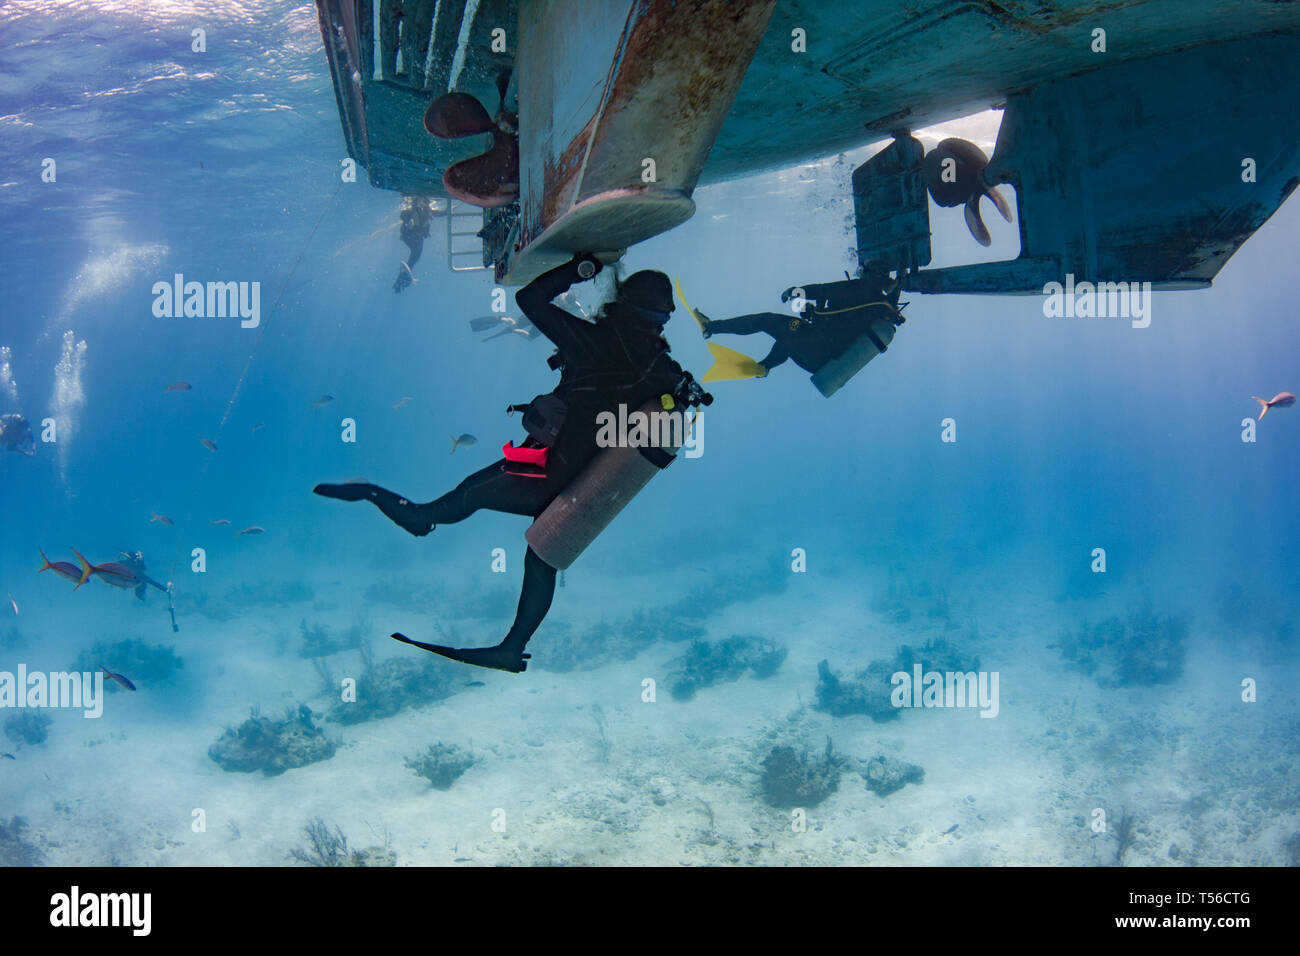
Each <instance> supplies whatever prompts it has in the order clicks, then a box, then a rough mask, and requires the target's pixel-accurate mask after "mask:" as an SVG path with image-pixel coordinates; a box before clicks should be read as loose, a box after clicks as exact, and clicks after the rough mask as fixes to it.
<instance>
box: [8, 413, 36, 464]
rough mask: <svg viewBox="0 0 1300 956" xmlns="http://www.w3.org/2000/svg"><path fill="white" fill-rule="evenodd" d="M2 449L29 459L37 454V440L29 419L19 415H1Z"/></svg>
mask: <svg viewBox="0 0 1300 956" xmlns="http://www.w3.org/2000/svg"><path fill="white" fill-rule="evenodd" d="M0 448H3V449H4V450H5V451H16V452H18V454H20V455H27V456H29V457H30V456H32V455H35V454H36V439H35V438H33V437H32V426H31V425H29V424H27V419H25V418H23V416H21V415H19V414H17V413H10V414H8V415H0Z"/></svg>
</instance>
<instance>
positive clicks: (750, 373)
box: [673, 278, 767, 382]
mask: <svg viewBox="0 0 1300 956" xmlns="http://www.w3.org/2000/svg"><path fill="white" fill-rule="evenodd" d="M673 288H675V289H676V290H677V298H679V299H681V300H682V305H683V306H684V307H685V309H686V311H687V312H689V313H690V314H691V318H693V319H694V320H695V322H696V324H697V325H699V327H700V331H701V332H703V331H704V329H705V322H704V320H703V319H702V318H700V315H699V313H698V312H696V311H695V310H694V309H692V308H691V304H690V303H689V302H687V301H686V294H685V293H684V292H682V280H681V279H678V278H674V279H673ZM704 344H705V345H706V346H708V349H709V354H710V355H712V356H713V367H712V368H710V369H709V370H708V371H707V372H706V373H704V378H702V379H700V381H701V382H730V381H734V380H736V379H742V378H762V377H763V376H764V375H766V374H767V370H766V369H765V368H763V366H761V365H759V364H758V363H757V362H755V361H754V360H753V359H752V358H750V357H749V356H748V355H746V354H745V353H744V352H737V351H736V350H735V349H729V348H727V347H726V346H724V345H714V344H713V343H712V342H705V343H704Z"/></svg>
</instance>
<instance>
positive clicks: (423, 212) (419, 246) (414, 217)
mask: <svg viewBox="0 0 1300 956" xmlns="http://www.w3.org/2000/svg"><path fill="white" fill-rule="evenodd" d="M433 203H434V200H432V199H430V198H429V197H428V196H403V197H402V211H401V212H400V213H399V214H398V220H399V221H400V225H401V236H402V242H404V243H405V244H406V248H407V249H409V250H410V255H408V256H407V257H406V260H405V261H404V262H403V263H402V266H401V268H400V269H398V270H397V278H396V279H394V280H393V291H394V292H401V291H402V290H403V289H405V288H406V287H407V286H409V285H410V284H411V283H412V282H414V281H415V276H414V273H412V272H411V270H412V269H414V268H415V264H416V263H417V262H419V261H420V253H421V252H423V251H424V240H426V239H428V238H429V222H430V220H432V219H433V216H434V207H433Z"/></svg>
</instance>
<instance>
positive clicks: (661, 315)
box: [623, 302, 673, 326]
mask: <svg viewBox="0 0 1300 956" xmlns="http://www.w3.org/2000/svg"><path fill="white" fill-rule="evenodd" d="M623 304H624V305H626V306H627V307H628V308H629V309H631V310H632V311H633V312H635V313H636V314H637V315H639V316H641V318H643V319H647V320H649V321H651V322H653V323H654V324H655V325H660V326H663V325H667V324H668V320H669V319H671V318H672V316H673V314H672V313H671V312H660V311H658V310H657V309H647V308H644V307H642V306H639V305H633V304H632V303H631V302H625V303H623Z"/></svg>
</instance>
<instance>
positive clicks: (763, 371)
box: [754, 362, 767, 378]
mask: <svg viewBox="0 0 1300 956" xmlns="http://www.w3.org/2000/svg"><path fill="white" fill-rule="evenodd" d="M754 364H755V365H758V363H757V362H755V363H754ZM754 378H767V366H766V365H758V371H757V372H755V373H754Z"/></svg>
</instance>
